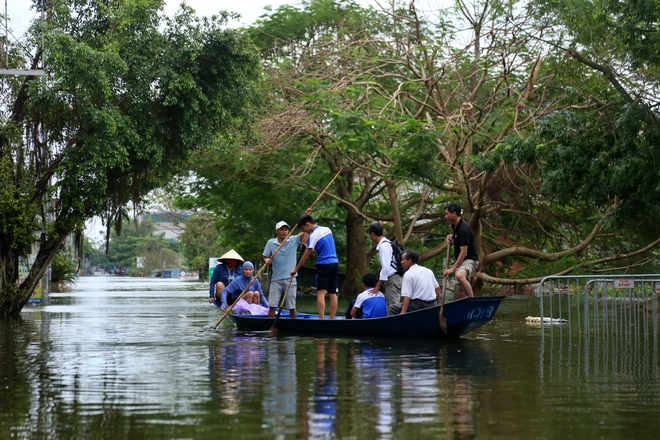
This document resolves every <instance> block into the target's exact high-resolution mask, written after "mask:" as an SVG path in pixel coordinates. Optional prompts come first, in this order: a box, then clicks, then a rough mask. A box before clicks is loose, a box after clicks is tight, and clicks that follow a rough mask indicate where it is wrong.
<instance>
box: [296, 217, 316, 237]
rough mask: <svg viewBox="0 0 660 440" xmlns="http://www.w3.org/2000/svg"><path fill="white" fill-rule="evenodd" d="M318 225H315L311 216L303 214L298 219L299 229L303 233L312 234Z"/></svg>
mask: <svg viewBox="0 0 660 440" xmlns="http://www.w3.org/2000/svg"><path fill="white" fill-rule="evenodd" d="M314 226H316V224H315V223H314V217H312V216H311V215H310V214H303V215H301V216H300V217H299V218H298V227H299V228H300V229H302V230H303V232H308V233H309V232H312V230H313V229H314Z"/></svg>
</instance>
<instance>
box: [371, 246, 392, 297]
mask: <svg viewBox="0 0 660 440" xmlns="http://www.w3.org/2000/svg"><path fill="white" fill-rule="evenodd" d="M378 256H379V257H380V273H379V275H378V282H377V283H376V285H375V286H374V288H373V289H371V290H370V291H369V293H371V294H372V295H375V294H377V293H378V292H379V291H380V288H381V286H382V285H383V284H385V281H387V272H388V269H389V268H390V265H391V264H392V245H389V246H387V245H386V244H385V243H381V245H380V249H378Z"/></svg>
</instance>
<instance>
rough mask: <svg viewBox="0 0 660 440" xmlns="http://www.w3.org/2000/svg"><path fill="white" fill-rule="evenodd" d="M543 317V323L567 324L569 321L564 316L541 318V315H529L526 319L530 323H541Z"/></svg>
mask: <svg viewBox="0 0 660 440" xmlns="http://www.w3.org/2000/svg"><path fill="white" fill-rule="evenodd" d="M541 319H543V324H565V323H567V322H568V320H566V319H562V318H541V317H540V316H528V317H527V318H525V321H527V323H528V324H541Z"/></svg>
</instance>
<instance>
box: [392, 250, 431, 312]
mask: <svg viewBox="0 0 660 440" xmlns="http://www.w3.org/2000/svg"><path fill="white" fill-rule="evenodd" d="M418 263H419V254H418V253H417V252H416V251H414V250H412V249H406V250H405V251H404V252H403V255H401V265H402V266H403V269H404V270H405V273H404V274H403V282H402V283H401V298H403V302H402V303H401V304H392V305H391V306H390V309H389V314H390V315H398V314H404V313H406V312H412V311H415V310H420V309H426V308H428V307H433V306H436V305H438V303H439V302H440V285H439V284H438V280H437V279H436V278H435V275H434V274H433V271H432V270H431V269H428V268H426V267H422V266H420V265H419V264H418Z"/></svg>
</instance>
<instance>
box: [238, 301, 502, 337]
mask: <svg viewBox="0 0 660 440" xmlns="http://www.w3.org/2000/svg"><path fill="white" fill-rule="evenodd" d="M503 299H504V297H503V296H493V297H484V298H463V299H459V300H456V301H452V302H448V303H446V304H445V307H444V312H443V315H444V317H445V318H446V319H447V332H446V333H445V332H444V331H443V330H442V329H441V328H440V306H435V307H430V308H428V309H423V310H417V311H415V312H410V313H405V314H403V315H393V316H386V317H383V318H373V319H344V318H343V317H341V318H339V317H337V319H334V320H330V319H327V317H326V319H318V315H307V314H303V313H298V317H297V318H295V319H291V318H289V317H285V316H284V315H282V316H281V317H280V319H279V320H278V321H277V326H276V327H277V330H278V332H279V333H287V334H295V335H316V336H349V337H356V336H369V337H388V338H435V339H445V338H458V337H460V336H462V335H465V334H467V333H469V332H471V331H473V330H475V329H477V328H479V327H481V326H482V325H484V324H486V323H487V322H489V321H490V320H491V319H493V316H495V312H496V311H497V308H498V307H499V305H500V302H502V300H503ZM229 318H230V319H231V320H232V321H233V322H234V323H235V324H236V327H237V328H238V329H239V330H244V331H268V330H269V329H270V327H271V326H272V325H273V322H274V318H268V317H267V316H255V315H229Z"/></svg>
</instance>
